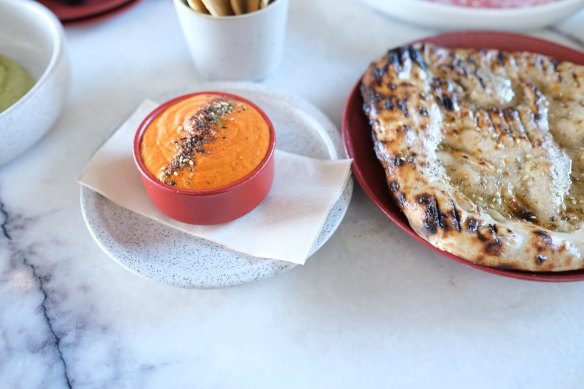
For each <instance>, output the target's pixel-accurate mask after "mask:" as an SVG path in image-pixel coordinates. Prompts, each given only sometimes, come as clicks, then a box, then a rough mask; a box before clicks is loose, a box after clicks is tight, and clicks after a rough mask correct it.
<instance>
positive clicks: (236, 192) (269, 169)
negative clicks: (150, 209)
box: [134, 92, 276, 225]
mask: <svg viewBox="0 0 584 389" xmlns="http://www.w3.org/2000/svg"><path fill="white" fill-rule="evenodd" d="M203 94H208V95H209V94H210V95H217V96H225V97H228V98H232V99H235V100H239V101H241V102H244V103H246V104H249V105H250V106H252V107H253V108H255V109H256V110H257V111H258V112H259V113H260V114H261V115H262V117H263V119H264V120H265V121H266V123H267V124H268V127H269V131H270V143H269V146H268V151H267V153H266V155H265V157H264V159H263V160H262V161H261V162H260V164H259V165H258V166H257V167H256V168H255V169H254V170H253V171H252V172H251V173H249V174H248V175H247V176H245V177H243V178H241V179H239V180H237V181H234V182H232V183H231V184H229V185H226V186H222V187H219V188H215V189H207V190H188V189H178V188H176V187H174V186H171V185H167V184H164V183H162V182H160V181H158V180H157V179H156V177H154V175H152V173H150V172H149V171H148V170H147V169H146V167H145V166H144V163H143V162H142V156H141V154H140V143H141V141H142V135H143V134H144V131H145V130H146V128H147V127H148V125H149V124H150V122H152V120H153V119H154V118H155V117H157V116H158V115H160V114H161V113H162V112H164V111H165V110H166V109H167V108H168V107H170V106H172V105H174V104H176V103H178V102H179V101H181V100H184V99H187V98H189V97H192V96H196V95H203ZM275 147H276V134H275V132H274V126H273V125H272V122H271V121H270V119H269V118H268V116H267V115H266V114H265V113H264V111H262V110H261V109H260V108H259V107H258V106H257V105H255V104H254V103H252V102H251V101H249V100H247V99H244V98H243V97H240V96H236V95H232V94H229V93H223V92H198V93H191V94H188V95H184V96H180V97H177V98H175V99H172V100H170V101H167V102H166V103H164V104H162V105H161V106H159V107H158V108H156V109H155V110H154V111H152V112H151V113H150V114H149V115H148V116H146V118H145V119H144V120H143V121H142V123H141V124H140V126H139V127H138V130H137V131H136V136H135V137H134V161H135V162H136V166H137V167H138V170H139V171H140V175H141V177H142V183H143V184H144V189H146V194H147V195H148V197H149V198H150V201H152V203H153V204H154V206H156V208H158V209H159V210H160V212H162V213H163V214H165V215H166V216H168V217H170V218H172V219H174V220H178V221H180V222H183V223H189V224H198V225H211V224H221V223H226V222H229V221H232V220H235V219H237V218H239V217H241V216H243V215H246V214H247V213H249V212H251V211H252V210H253V209H254V208H255V207H257V206H258V205H259V204H260V203H261V202H262V201H263V200H264V198H265V197H266V196H267V195H268V192H269V191H270V188H271V187H272V182H273V181H274V149H275Z"/></svg>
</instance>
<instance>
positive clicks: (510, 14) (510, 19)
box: [361, 0, 584, 31]
mask: <svg viewBox="0 0 584 389" xmlns="http://www.w3.org/2000/svg"><path fill="white" fill-rule="evenodd" d="M361 1H362V2H363V3H365V4H367V5H369V6H371V7H372V8H375V9H376V10H378V11H381V12H383V13H386V14H388V15H390V16H393V17H396V18H398V19H402V20H404V21H407V22H410V23H415V24H419V25H422V26H427V27H432V28H439V29H444V30H505V31H525V30H533V29H537V28H542V27H545V26H548V25H550V24H554V23H556V22H558V21H560V20H562V19H564V18H566V17H567V16H570V15H572V14H573V13H575V12H576V11H577V10H578V9H580V8H582V6H583V5H584V0H560V1H556V2H552V3H549V4H544V5H538V6H532V7H525V8H506V9H501V8H498V9H494V8H489V9H487V8H472V7H461V6H454V5H446V4H440V3H433V2H429V1H426V0H361Z"/></svg>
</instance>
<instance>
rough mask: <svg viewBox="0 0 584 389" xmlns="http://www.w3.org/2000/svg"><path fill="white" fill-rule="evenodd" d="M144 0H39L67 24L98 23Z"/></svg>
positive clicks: (68, 25) (67, 25)
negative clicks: (71, 1) (69, 0)
mask: <svg viewBox="0 0 584 389" xmlns="http://www.w3.org/2000/svg"><path fill="white" fill-rule="evenodd" d="M141 1H142V0H87V1H85V2H84V3H82V4H78V5H67V4H65V3H63V2H60V1H57V0H38V2H39V3H42V4H43V5H45V6H46V7H47V8H49V9H50V10H51V11H53V12H54V13H55V15H57V17H58V18H59V20H61V22H62V23H63V24H64V25H65V26H66V27H70V26H79V25H86V24H91V23H97V22H100V21H103V20H106V19H109V18H111V17H114V16H116V15H118V14H120V13H122V12H125V11H127V10H129V9H130V8H132V7H134V6H136V5H138V4H139V3H140V2H141Z"/></svg>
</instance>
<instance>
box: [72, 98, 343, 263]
mask: <svg viewBox="0 0 584 389" xmlns="http://www.w3.org/2000/svg"><path fill="white" fill-rule="evenodd" d="M156 106H157V104H156V103H154V102H152V101H145V102H144V103H142V104H141V105H140V106H139V107H138V109H136V111H135V112H134V113H133V114H132V115H131V116H130V117H129V118H128V119H127V120H126V121H125V122H124V123H123V124H122V125H121V126H120V128H119V129H118V130H117V131H116V132H115V133H114V134H113V135H112V136H111V138H109V139H108V141H107V142H106V143H105V144H104V145H103V146H102V147H101V148H100V149H99V150H98V151H97V152H96V153H95V155H93V157H92V158H91V160H90V161H89V163H88V164H87V166H86V167H85V169H84V170H83V172H82V173H81V175H80V176H79V178H78V179H77V181H78V182H79V183H80V184H81V185H85V186H87V187H88V188H90V189H92V190H94V191H96V192H98V193H100V194H102V195H103V196H105V197H107V198H108V199H110V200H111V201H113V202H114V203H116V204H118V205H121V206H122V207H124V208H127V209H130V210H132V211H134V212H137V213H139V214H141V215H144V216H146V217H148V218H150V219H154V220H157V221H159V222H160V223H163V224H165V225H168V226H170V227H173V228H176V229H178V230H181V231H184V232H186V233H188V234H192V235H194V236H197V237H200V238H203V239H207V240H210V241H213V242H215V243H218V244H220V245H222V246H224V247H226V248H229V249H232V250H235V251H238V252H241V253H245V254H249V255H253V256H256V257H262V258H272V259H280V260H283V261H288V262H293V263H297V264H304V262H305V261H306V259H307V258H308V256H309V254H310V249H311V248H312V246H313V244H314V242H315V240H316V238H317V237H318V235H319V233H320V231H321V229H322V227H323V224H324V222H325V220H326V218H327V215H328V213H329V211H330V209H331V207H332V206H333V205H334V203H335V202H336V201H337V200H338V198H339V196H340V195H341V193H342V192H343V189H344V187H345V184H346V182H347V180H348V178H349V175H350V166H351V160H336V161H330V160H327V161H324V160H317V159H312V158H307V157H303V156H299V155H295V154H290V153H286V152H283V151H279V150H276V153H275V160H274V162H275V178H274V183H273V185H272V189H271V191H270V193H269V194H268V196H267V197H266V199H265V200H264V201H263V202H262V203H261V204H260V205H259V206H258V207H257V208H256V209H254V210H253V211H252V212H250V213H249V214H247V215H245V216H243V217H241V218H239V219H237V220H234V221H232V222H229V223H225V224H220V225H216V226H196V225H190V224H185V223H181V222H177V221H175V220H173V219H171V218H169V217H167V216H165V215H163V214H162V213H160V211H158V209H156V208H155V207H154V205H152V203H151V202H150V200H149V199H148V197H147V196H146V192H145V191H144V187H143V186H142V181H141V178H140V174H139V172H138V169H137V168H136V166H135V164H134V161H133V159H132V142H133V138H134V134H135V132H136V129H137V128H138V126H139V125H140V122H141V121H142V120H143V118H144V117H145V116H146V115H148V114H149V113H150V112H151V111H152V110H153V109H154V108H156Z"/></svg>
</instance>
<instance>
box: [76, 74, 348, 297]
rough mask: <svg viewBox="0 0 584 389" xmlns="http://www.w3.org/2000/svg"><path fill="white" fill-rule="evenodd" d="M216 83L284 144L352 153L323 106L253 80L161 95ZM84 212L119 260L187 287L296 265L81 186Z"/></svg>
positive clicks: (334, 154) (340, 209)
mask: <svg viewBox="0 0 584 389" xmlns="http://www.w3.org/2000/svg"><path fill="white" fill-rule="evenodd" d="M208 90H218V91H224V92H229V93H234V94H237V95H240V96H242V97H245V98H248V99H249V100H251V101H253V102H254V103H255V104H257V105H258V106H260V107H261V108H262V109H263V110H264V111H265V112H266V113H267V115H268V116H269V117H270V119H271V120H272V122H273V123H274V127H275V129H276V134H277V136H276V139H277V145H276V147H277V148H278V149H280V150H284V151H288V152H292V153H296V154H301V155H306V156H308V157H312V158H319V159H338V158H344V157H345V152H344V149H343V145H342V141H341V137H340V133H339V131H338V130H337V128H336V127H335V126H334V124H333V123H332V122H331V121H330V120H329V119H328V118H327V117H326V116H325V115H324V114H323V113H322V112H320V111H319V110H318V109H317V108H316V107H314V106H313V105H311V104H310V103H308V102H306V101H304V100H301V99H299V98H296V97H291V96H286V95H282V94H279V93H277V92H273V91H270V90H268V89H266V88H264V87H262V86H260V85H257V84H251V83H236V82H233V83H232V82H229V83H227V82H223V83H206V84H199V85H197V86H196V87H195V88H192V89H188V90H181V91H175V92H172V93H167V94H164V95H163V96H159V97H158V98H156V101H159V102H163V101H166V100H169V99H171V98H173V97H176V96H179V95H182V94H185V93H189V92H199V91H208ZM352 193H353V179H352V178H349V180H348V181H347V184H346V186H345V188H344V190H343V193H342V195H341V196H340V198H339V199H338V200H337V202H336V203H335V204H334V206H333V208H332V209H331V211H330V212H329V214H328V216H327V219H326V222H325V223H324V226H323V228H322V230H321V232H320V234H319V236H318V238H317V240H316V241H315V243H314V246H313V248H312V251H311V254H314V253H315V252H316V251H317V250H318V249H319V248H320V247H321V246H322V245H323V244H324V243H325V242H326V241H327V240H328V239H329V238H330V237H331V236H332V234H333V233H334V232H335V230H336V229H337V227H338V226H339V224H340V223H341V221H342V219H343V217H344V216H345V212H346V211H347V208H348V206H349V202H350V200H351V194H352ZM81 209H82V211H83V217H84V218H85V222H86V224H87V226H88V228H89V231H90V232H91V234H92V236H93V237H94V239H95V240H96V241H97V243H98V244H99V245H100V247H101V248H102V249H103V250H104V251H105V252H106V253H107V254H108V255H109V256H110V257H111V258H113V259H114V260H115V261H117V262H118V263H120V264H121V265H122V266H124V267H126V268H127V269H129V270H131V271H133V272H135V273H137V274H139V275H141V276H144V277H146V278H150V279H153V280H156V281H160V282H163V283H167V284H170V285H174V286H179V287H185V288H219V287H227V286H234V285H239V284H243V283H248V282H253V281H257V280H261V279H264V278H267V277H271V276H274V275H277V274H279V273H281V272H283V271H285V270H288V269H291V268H292V267H294V266H296V265H294V264H292V263H288V262H283V261H279V260H272V259H266V258H257V257H252V256H249V255H244V254H241V253H237V252H234V251H231V250H227V249H225V248H223V247H222V246H220V245H217V244H215V243H212V242H209V241H206V240H204V239H200V238H196V237H193V236H191V235H188V234H185V233H183V232H180V231H177V230H175V229H172V228H170V227H166V226H164V225H162V224H160V223H157V222H155V221H153V220H150V219H148V218H146V217H143V216H140V215H138V214H136V213H134V212H131V211H129V210H127V209H125V208H122V207H120V206H118V205H116V204H114V203H113V202H111V201H110V200H108V199H106V198H105V197H103V196H101V195H99V194H97V193H95V192H93V191H92V190H90V189H87V188H85V187H83V186H82V187H81Z"/></svg>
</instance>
